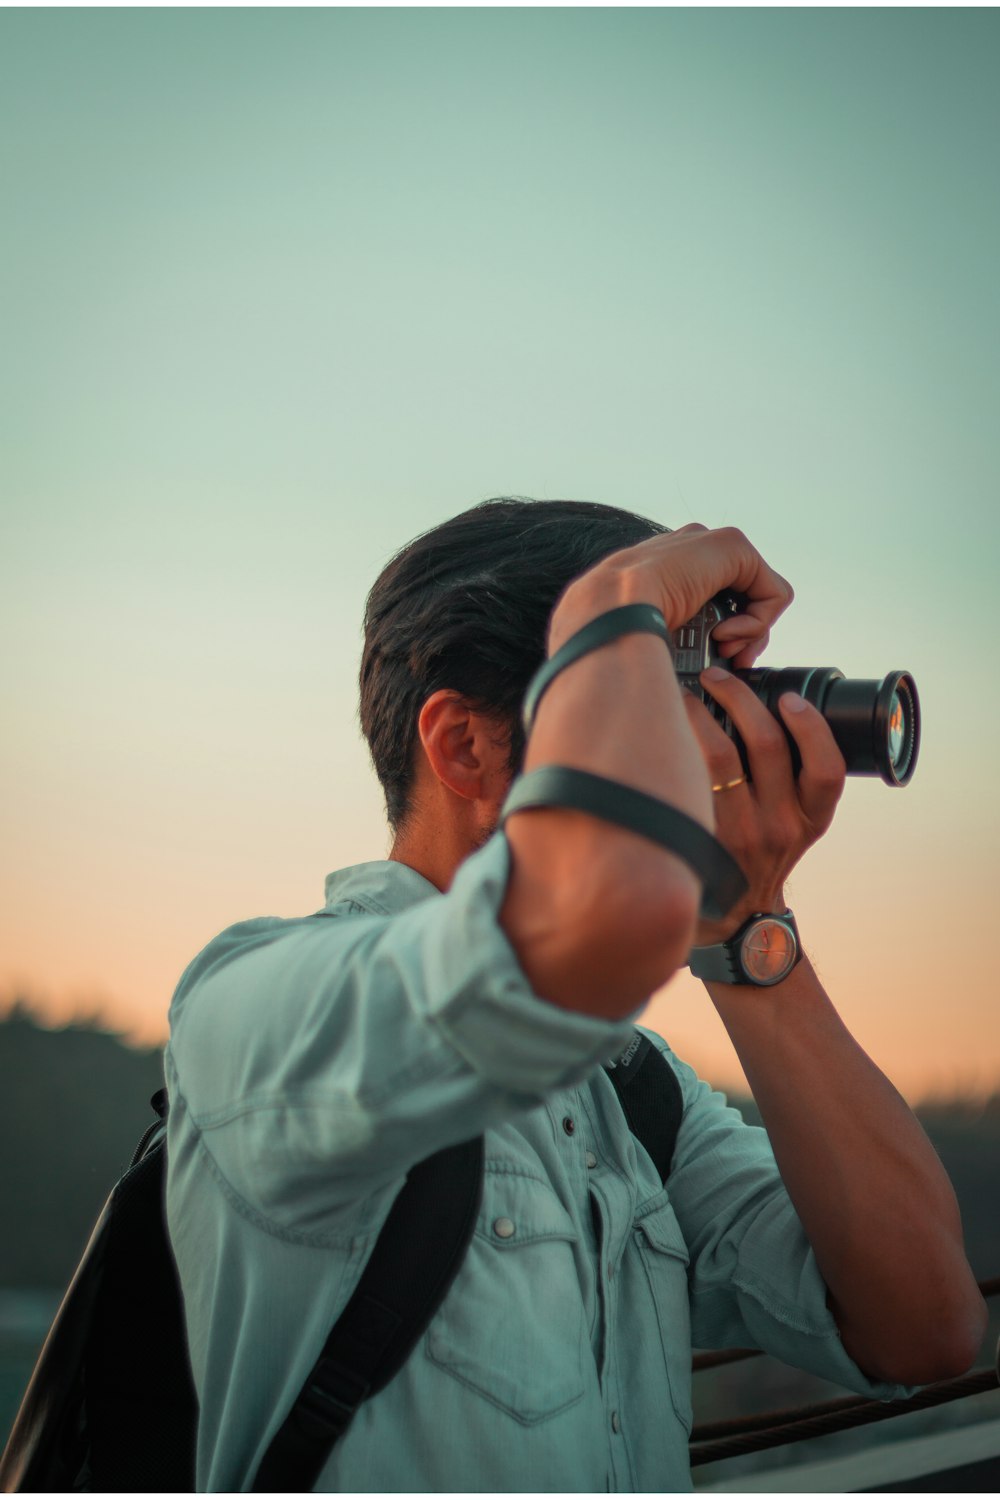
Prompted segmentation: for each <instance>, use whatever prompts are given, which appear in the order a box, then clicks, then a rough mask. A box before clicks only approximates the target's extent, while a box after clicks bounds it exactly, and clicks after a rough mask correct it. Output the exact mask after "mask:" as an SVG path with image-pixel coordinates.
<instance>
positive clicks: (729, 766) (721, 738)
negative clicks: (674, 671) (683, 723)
mask: <svg viewBox="0 0 1000 1500" xmlns="http://www.w3.org/2000/svg"><path fill="white" fill-rule="evenodd" d="M684 707H685V708H686V710H687V716H688V723H689V724H690V725H691V728H692V730H693V731H694V736H695V739H696V740H697V741H698V746H699V749H700V750H701V753H702V755H703V757H704V760H705V765H706V766H707V767H708V774H709V777H710V778H711V782H712V785H713V786H718V785H725V783H726V782H727V781H734V780H735V778H736V777H737V776H742V774H743V767H742V766H741V765H740V757H739V753H738V751H737V749H736V746H735V745H734V744H733V742H732V740H731V739H730V738H729V736H728V734H727V733H726V731H725V730H724V729H723V727H722V725H721V724H720V723H719V722H718V720H717V719H715V718H714V717H713V716H712V714H711V713H710V712H709V710H708V709H707V708H706V707H705V705H704V703H702V701H701V699H700V698H697V697H695V695H694V693H691V692H687V691H685V693H684Z"/></svg>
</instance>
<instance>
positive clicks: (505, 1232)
mask: <svg viewBox="0 0 1000 1500" xmlns="http://www.w3.org/2000/svg"><path fill="white" fill-rule="evenodd" d="M493 1233H494V1234H495V1235H496V1236H497V1237H498V1238H499V1239H501V1240H509V1239H510V1237H511V1235H512V1234H513V1233H514V1221H513V1219H494V1220H493Z"/></svg>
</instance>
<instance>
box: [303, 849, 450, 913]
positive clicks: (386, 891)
mask: <svg viewBox="0 0 1000 1500" xmlns="http://www.w3.org/2000/svg"><path fill="white" fill-rule="evenodd" d="M439 894H440V892H439V891H438V889H437V886H435V885H432V884H431V882H430V881H429V880H427V879H426V878H425V877H424V876H423V875H420V874H418V872H417V871H416V870H414V869H412V868H411V867H410V866H409V865H402V864H400V862H399V860H398V859H372V860H368V861H367V863H365V864H363V865H349V866H348V867H347V869H346V870H334V872H333V874H332V875H328V876H327V877H326V905H327V907H331V906H339V905H340V904H341V902H343V901H353V902H355V903H356V904H357V905H358V906H363V907H364V908H365V910H366V911H371V912H375V913H377V914H378V915H379V916H383V917H394V916H396V915H397V913H399V912H401V911H406V910H407V908H408V907H411V906H416V905H417V903H418V902H420V901H426V900H427V898H428V896H437V895H439Z"/></svg>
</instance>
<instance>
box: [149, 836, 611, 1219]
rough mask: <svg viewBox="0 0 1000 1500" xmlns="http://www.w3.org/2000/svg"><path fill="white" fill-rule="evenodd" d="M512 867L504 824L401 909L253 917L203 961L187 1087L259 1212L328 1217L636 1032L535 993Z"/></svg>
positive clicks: (534, 1098) (183, 1006)
mask: <svg viewBox="0 0 1000 1500" xmlns="http://www.w3.org/2000/svg"><path fill="white" fill-rule="evenodd" d="M509 870H510V854H509V848H508V845H507V841H506V838H505V837H504V836H503V835H502V834H497V835H495V836H494V837H493V838H492V839H491V840H490V841H489V843H488V844H486V845H485V846H484V848H483V849H481V850H480V851H478V852H477V853H476V854H475V855H473V856H472V857H471V858H470V859H469V860H468V861H466V863H465V864H464V865H463V866H462V868H461V869H460V871H459V873H458V875H457V877H456V879H455V882H454V884H453V886H452V888H451V890H450V891H449V892H448V893H447V894H446V895H430V896H429V897H428V898H427V899H426V900H422V901H419V902H418V904H416V905H414V906H411V907H410V908H409V909H408V910H405V911H402V912H400V913H399V914H398V915H395V916H381V915H373V914H370V913H360V912H358V911H357V910H356V909H355V910H354V911H353V912H350V913H347V914H343V915H337V914H334V915H331V916H330V917H324V918H312V919H303V920H299V921H293V922H279V921H274V920H266V921H262V922H252V923H245V924H242V925H241V926H238V927H235V928H230V929H229V930H228V931H227V932H225V933H223V934H221V936H220V937H219V938H217V939H216V940H215V941H214V942H213V943H212V944H210V945H209V946H208V948H207V949H205V950H204V952H203V953H202V954H201V955H199V957H198V959H196V960H195V962H194V963H193V964H192V965H191V966H190V968H189V969H188V970H187V972H186V973H185V975H184V977H183V979H182V981H181V984H180V986H179V987H178V991H177V994H176V996H175V998H174V1003H173V1005H172V1008H171V1040H170V1044H169V1059H168V1073H169V1076H170V1078H171V1083H172V1094H175V1095H176V1096H177V1102H178V1104H179V1107H180V1108H182V1109H184V1110H185V1111H186V1112H187V1114H188V1117H189V1119H190V1122H191V1124H192V1125H193V1126H194V1127H195V1128H196V1130H197V1131H198V1133H199V1135H200V1138H201V1140H202V1143H203V1145H204V1148H205V1150H206V1151H207V1153H208V1154H209V1156H210V1158H211V1162H212V1166H213V1169H214V1170H215V1171H217V1172H218V1174H219V1177H220V1181H221V1182H223V1183H224V1185H225V1187H226V1188H227V1190H228V1191H230V1192H232V1193H233V1194H234V1195H235V1196H236V1197H237V1198H238V1199H239V1200H240V1201H241V1202H242V1203H244V1204H246V1205H247V1206H248V1208H249V1209H250V1210H251V1211H252V1212H253V1213H255V1214H258V1215H262V1216H264V1218H265V1219H266V1220H267V1221H268V1222H269V1223H273V1224H275V1225H278V1226H281V1227H283V1228H285V1229H295V1228H296V1227H298V1228H308V1229H309V1230H310V1231H313V1232H315V1231H318V1230H322V1228H323V1226H324V1225H325V1224H327V1222H328V1221H331V1222H332V1220H334V1219H335V1218H336V1216H337V1214H338V1213H339V1212H340V1211H341V1210H343V1208H344V1207H345V1206H347V1205H349V1204H356V1203H357V1201H358V1199H359V1196H361V1195H370V1194H371V1193H372V1192H373V1191H376V1190H377V1189H379V1188H380V1187H381V1188H387V1187H388V1186H389V1185H391V1184H393V1183H395V1182H397V1181H398V1179H399V1177H400V1175H401V1174H402V1173H403V1172H404V1171H406V1170H407V1169H408V1168H409V1167H410V1166H411V1165H412V1164H413V1163H414V1162H416V1161H418V1160H421V1159H422V1158H423V1157H425V1156H427V1155H429V1154H430V1153H431V1152H433V1151H436V1150H438V1149H439V1148H440V1147H442V1146H446V1145H449V1144H453V1143H455V1142H457V1141H460V1140H466V1139H469V1138H470V1137H472V1136H475V1135H478V1134H479V1133H480V1132H482V1131H483V1130H484V1129H485V1128H487V1127H488V1126H494V1125H497V1124H500V1123H503V1122H504V1121H505V1120H507V1119H511V1118H514V1117H515V1116H516V1115H518V1114H520V1113H522V1112H523V1111H525V1110H528V1109H532V1108H534V1107H536V1106H537V1105H538V1104H539V1103H541V1102H542V1101H543V1100H544V1098H545V1097H546V1095H547V1094H549V1093H550V1092H552V1091H554V1090H557V1089H561V1088H565V1087H569V1086H572V1085H575V1084H577V1083H579V1082H582V1081H583V1080H584V1079H585V1078H587V1077H588V1076H589V1075H590V1073H592V1072H593V1070H594V1069H595V1068H596V1067H597V1066H599V1065H600V1063H601V1062H602V1061H603V1060H604V1059H606V1058H607V1057H608V1056H610V1055H611V1054H612V1053H613V1052H614V1051H616V1050H618V1049H620V1048H621V1047H622V1046H624V1044H625V1041H626V1040H627V1038H628V1035H629V1032H630V1023H629V1022H609V1021H605V1020H602V1019H600V1018H595V1017H591V1016H585V1015H583V1014H580V1013H577V1012H573V1011H570V1010H565V1009H562V1008H560V1007H557V1006H555V1005H552V1004H550V1003H549V1002H547V1001H545V1000H542V999H540V998H539V997H538V996H536V995H535V994H534V993H533V992H532V990H531V987H530V985H529V983H528V981H527V979H526V978H525V976H524V974H523V972H522V970H521V968H520V966H519V964H518V961H517V956H516V954H515V952H514V950H513V948H512V947H511V945H510V943H509V941H508V940H507V938H506V936H505V934H504V932H503V930H502V929H501V927H500V925H499V921H498V914H499V911H500V906H501V903H502V901H503V896H504V892H505V889H506V884H507V879H508V876H509ZM172 1107H173V1106H172Z"/></svg>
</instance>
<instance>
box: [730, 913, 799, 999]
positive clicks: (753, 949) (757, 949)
mask: <svg viewBox="0 0 1000 1500" xmlns="http://www.w3.org/2000/svg"><path fill="white" fill-rule="evenodd" d="M740 957H741V959H742V960H743V967H744V968H745V969H746V971H747V974H748V976H749V977H750V978H751V979H752V980H753V981H754V982H755V983H756V984H777V983H778V982H779V980H782V979H784V978H785V975H786V974H787V973H788V972H789V970H790V969H791V968H792V966H793V964H794V963H795V957H796V954H795V938H794V936H793V934H792V931H791V929H790V928H789V927H786V926H785V924H784V922H778V921H776V920H775V919H774V918H773V917H762V918H761V920H760V921H759V922H755V923H754V925H753V926H752V927H751V928H750V930H749V931H748V932H747V933H746V935H745V937H744V938H743V944H742V947H741V949H740Z"/></svg>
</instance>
